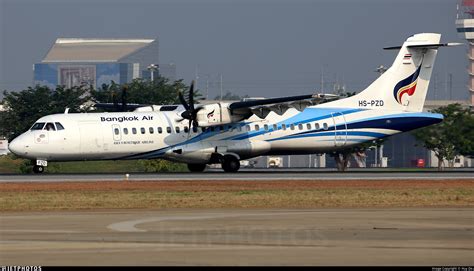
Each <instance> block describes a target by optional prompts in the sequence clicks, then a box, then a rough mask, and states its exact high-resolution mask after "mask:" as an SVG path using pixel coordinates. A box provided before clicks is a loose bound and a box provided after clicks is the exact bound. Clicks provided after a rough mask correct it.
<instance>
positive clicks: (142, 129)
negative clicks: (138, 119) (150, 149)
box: [140, 127, 145, 135]
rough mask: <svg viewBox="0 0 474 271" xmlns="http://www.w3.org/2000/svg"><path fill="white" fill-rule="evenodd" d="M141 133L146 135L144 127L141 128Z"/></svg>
mask: <svg viewBox="0 0 474 271" xmlns="http://www.w3.org/2000/svg"><path fill="white" fill-rule="evenodd" d="M140 132H141V133H142V135H143V134H145V128H143V127H142V128H140Z"/></svg>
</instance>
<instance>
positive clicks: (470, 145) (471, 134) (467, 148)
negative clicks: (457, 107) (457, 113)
mask: <svg viewBox="0 0 474 271" xmlns="http://www.w3.org/2000/svg"><path fill="white" fill-rule="evenodd" d="M458 128H459V129H460V130H459V134H460V135H461V136H458V137H455V138H453V142H454V146H455V149H456V151H457V152H458V153H459V154H461V155H464V156H468V157H474V112H473V111H472V109H471V110H469V109H466V110H464V112H463V115H462V117H461V118H459V124H458Z"/></svg>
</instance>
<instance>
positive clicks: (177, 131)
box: [175, 126, 179, 134]
mask: <svg viewBox="0 0 474 271" xmlns="http://www.w3.org/2000/svg"><path fill="white" fill-rule="evenodd" d="M175 131H176V133H177V134H179V127H178V126H176V127H175Z"/></svg>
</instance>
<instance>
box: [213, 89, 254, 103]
mask: <svg viewBox="0 0 474 271" xmlns="http://www.w3.org/2000/svg"><path fill="white" fill-rule="evenodd" d="M248 97H249V96H248V95H244V96H239V95H237V94H234V93H232V92H230V91H227V92H226V93H225V95H224V96H222V100H224V101H238V100H241V99H242V98H248ZM220 99H221V97H220V96H219V95H217V96H216V97H214V100H220Z"/></svg>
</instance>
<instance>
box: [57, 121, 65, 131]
mask: <svg viewBox="0 0 474 271" xmlns="http://www.w3.org/2000/svg"><path fill="white" fill-rule="evenodd" d="M55 124H56V128H57V129H58V131H59V130H64V126H63V125H62V124H61V123H59V122H55Z"/></svg>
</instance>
